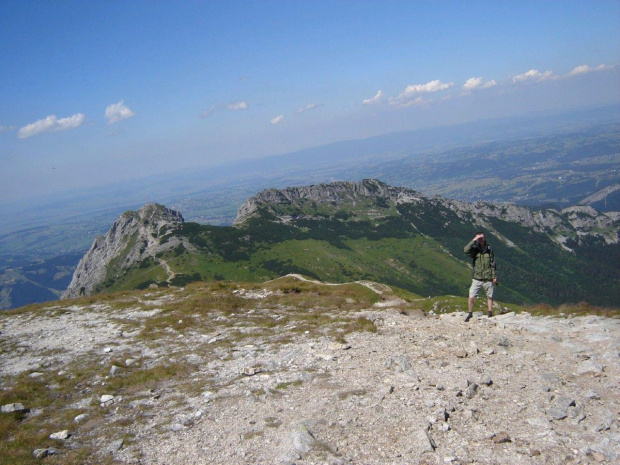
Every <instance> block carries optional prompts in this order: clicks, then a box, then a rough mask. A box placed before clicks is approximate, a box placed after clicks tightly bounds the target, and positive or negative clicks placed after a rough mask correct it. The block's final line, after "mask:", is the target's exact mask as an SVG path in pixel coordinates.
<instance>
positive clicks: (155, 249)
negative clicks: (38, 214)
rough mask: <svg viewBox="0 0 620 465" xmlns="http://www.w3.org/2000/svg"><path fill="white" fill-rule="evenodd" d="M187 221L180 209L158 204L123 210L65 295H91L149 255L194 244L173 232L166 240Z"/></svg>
mask: <svg viewBox="0 0 620 465" xmlns="http://www.w3.org/2000/svg"><path fill="white" fill-rule="evenodd" d="M183 222H184V220H183V216H182V215H181V214H180V213H179V212H176V211H174V210H171V209H169V208H166V207H164V206H162V205H159V204H156V203H149V204H146V205H144V206H143V207H142V208H140V209H139V210H138V211H127V212H125V213H123V214H122V215H121V216H120V217H119V218H118V219H117V220H116V221H115V222H114V224H113V225H112V227H111V228H110V230H109V231H108V232H107V233H106V235H105V236H99V237H97V238H96V239H95V241H94V242H93V245H92V246H91V248H90V250H89V251H88V252H87V253H86V254H85V255H84V257H82V259H81V260H80V262H79V264H78V266H77V268H76V270H75V273H74V274H73V279H72V280H71V284H69V287H68V288H67V290H66V291H65V292H64V294H63V295H62V298H63V299H65V298H71V297H78V296H80V295H90V294H92V293H93V292H95V291H96V290H97V287H98V286H100V285H101V284H103V283H104V282H106V281H108V280H110V279H114V277H115V275H117V274H118V273H120V272H123V271H126V270H128V269H130V268H131V267H132V266H134V265H137V264H139V263H141V262H142V261H143V260H145V259H146V258H148V257H151V258H155V257H156V255H157V254H158V253H160V252H163V251H166V250H170V249H174V248H175V247H178V246H179V245H180V244H184V246H186V247H191V245H189V244H185V241H184V240H183V239H182V238H180V237H177V236H175V235H173V234H169V237H167V238H166V240H165V241H164V240H162V238H164V236H166V235H168V233H169V232H170V230H171V229H174V228H175V227H176V226H178V225H180V224H181V223H183Z"/></svg>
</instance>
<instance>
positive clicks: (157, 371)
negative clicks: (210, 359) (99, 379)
mask: <svg viewBox="0 0 620 465" xmlns="http://www.w3.org/2000/svg"><path fill="white" fill-rule="evenodd" d="M191 372H192V368H191V367H190V366H189V365H188V364H187V363H179V362H176V363H170V364H160V365H156V366H153V367H150V368H138V369H136V370H122V371H119V372H118V373H117V374H116V375H115V376H114V377H112V378H109V379H108V380H107V381H106V392H105V393H109V392H110V391H113V392H116V393H117V395H123V394H125V393H126V392H139V391H145V390H147V389H153V388H155V387H157V385H158V384H159V383H160V382H162V381H166V380H171V379H172V380H177V379H182V378H183V377H184V376H186V375H188V374H189V373H191ZM105 393H102V394H105Z"/></svg>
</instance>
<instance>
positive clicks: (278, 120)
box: [270, 115, 284, 124]
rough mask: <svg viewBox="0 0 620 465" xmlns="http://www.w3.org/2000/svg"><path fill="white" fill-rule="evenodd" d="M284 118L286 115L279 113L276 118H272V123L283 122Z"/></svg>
mask: <svg viewBox="0 0 620 465" xmlns="http://www.w3.org/2000/svg"><path fill="white" fill-rule="evenodd" d="M283 119H284V115H278V116H276V117H275V118H271V120H270V121H271V124H278V123H281V122H282V120H283Z"/></svg>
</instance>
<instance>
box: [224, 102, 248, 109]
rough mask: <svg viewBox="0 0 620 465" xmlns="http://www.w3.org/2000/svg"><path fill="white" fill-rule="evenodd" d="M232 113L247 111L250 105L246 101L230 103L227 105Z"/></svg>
mask: <svg viewBox="0 0 620 465" xmlns="http://www.w3.org/2000/svg"><path fill="white" fill-rule="evenodd" d="M227 107H228V109H229V110H230V111H239V110H247V109H248V104H247V102H245V101H241V102H234V103H229V104H228V105H227Z"/></svg>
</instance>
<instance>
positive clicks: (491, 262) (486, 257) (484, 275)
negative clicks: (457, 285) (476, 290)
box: [463, 240, 496, 281]
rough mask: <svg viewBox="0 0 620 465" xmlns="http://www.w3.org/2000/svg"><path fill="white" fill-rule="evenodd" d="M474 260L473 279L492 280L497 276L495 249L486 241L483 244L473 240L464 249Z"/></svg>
mask: <svg viewBox="0 0 620 465" xmlns="http://www.w3.org/2000/svg"><path fill="white" fill-rule="evenodd" d="M463 250H464V251H465V253H466V254H467V255H469V256H470V257H471V258H472V260H473V263H472V270H473V276H472V277H473V279H477V280H479V281H492V280H493V278H495V277H496V274H495V271H496V265H495V255H494V254H493V249H492V248H491V246H490V245H489V244H487V243H486V242H485V244H484V245H483V246H480V244H478V241H474V240H472V241H471V242H470V243H469V244H467V245H466V246H465V248H464V249H463Z"/></svg>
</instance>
